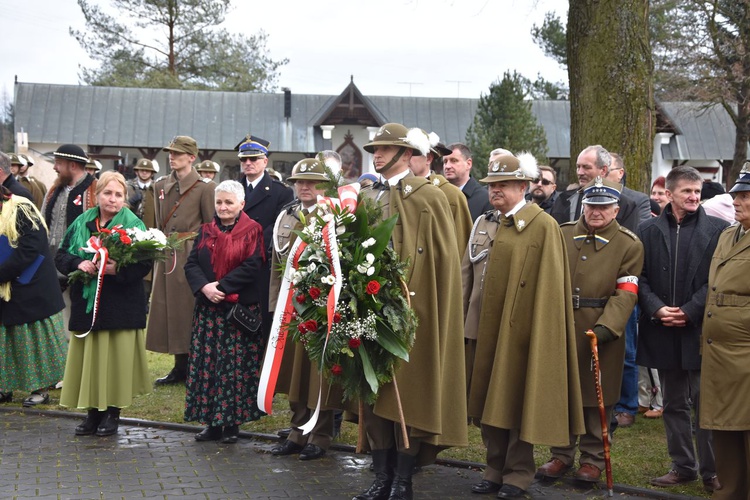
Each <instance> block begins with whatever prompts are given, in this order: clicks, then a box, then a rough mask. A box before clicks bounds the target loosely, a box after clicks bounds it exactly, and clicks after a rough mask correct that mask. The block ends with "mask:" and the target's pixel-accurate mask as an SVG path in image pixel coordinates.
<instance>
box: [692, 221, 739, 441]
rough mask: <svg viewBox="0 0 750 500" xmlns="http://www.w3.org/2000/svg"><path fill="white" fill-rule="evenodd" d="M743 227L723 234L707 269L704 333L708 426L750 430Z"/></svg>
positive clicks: (702, 419) (703, 398)
mask: <svg viewBox="0 0 750 500" xmlns="http://www.w3.org/2000/svg"><path fill="white" fill-rule="evenodd" d="M739 229H740V226H739V225H737V226H732V227H729V228H727V229H725V230H724V232H723V233H721V236H719V243H718V244H717V246H716V251H715V252H714V255H713V258H712V259H711V267H710V270H709V272H708V298H707V300H706V310H705V313H704V316H703V333H702V335H701V352H702V354H703V360H702V364H701V405H700V406H701V408H700V412H701V414H700V423H701V427H703V428H705V429H716V430H721V431H747V430H750V402H748V397H749V396H750V234H748V233H746V234H745V235H744V236H743V237H742V238H741V239H740V240H739V241H738V242H737V243H736V244H735V243H734V242H735V239H736V238H737V235H738V231H739Z"/></svg>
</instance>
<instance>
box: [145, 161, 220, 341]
mask: <svg viewBox="0 0 750 500" xmlns="http://www.w3.org/2000/svg"><path fill="white" fill-rule="evenodd" d="M215 188H216V184H214V183H213V182H212V181H209V182H205V181H204V180H203V179H202V178H201V176H200V175H198V172H196V171H195V170H194V169H191V170H190V173H188V174H187V175H186V176H185V177H184V178H183V179H181V180H179V181H178V180H177V177H176V175H175V173H174V172H172V173H170V174H169V175H168V176H165V177H162V178H160V179H159V180H157V181H156V182H155V183H154V209H155V211H156V227H157V228H158V229H161V230H162V231H163V232H164V234H167V235H169V234H171V233H175V232H177V233H187V232H198V231H199V230H200V227H201V224H205V223H207V222H211V220H213V216H214V213H215V208H214V189H215ZM188 190H189V191H188ZM183 193H187V194H186V195H185V196H184V198H182V199H180V198H181V194H183ZM175 207H176V208H175ZM173 208H175V210H174V211H172V209H173ZM170 213H171V216H170ZM167 217H169V218H168V219H167ZM192 249H193V243H192V241H188V242H186V244H185V248H184V250H183V251H181V252H177V265H176V266H175V268H174V271H173V272H172V273H171V274H165V273H166V271H168V270H169V268H170V267H172V260H171V259H168V260H167V261H165V262H157V263H156V265H155V266H154V273H153V281H154V285H153V291H152V294H151V306H150V313H149V317H148V332H147V335H146V349H148V350H149V351H155V352H163V353H169V354H187V353H189V352H190V338H191V334H192V322H193V307H194V305H195V297H193V293H192V291H191V290H190V285H188V282H187V279H186V278H185V271H184V269H183V268H184V266H185V262H186V261H187V258H188V255H190V251H191V250H192Z"/></svg>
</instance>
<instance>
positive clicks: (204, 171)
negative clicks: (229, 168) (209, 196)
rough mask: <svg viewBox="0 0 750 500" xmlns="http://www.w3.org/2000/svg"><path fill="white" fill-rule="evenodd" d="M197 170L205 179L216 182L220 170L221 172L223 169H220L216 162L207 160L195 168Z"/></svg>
mask: <svg viewBox="0 0 750 500" xmlns="http://www.w3.org/2000/svg"><path fill="white" fill-rule="evenodd" d="M195 170H196V171H197V172H198V174H199V175H200V176H201V177H203V178H204V179H208V180H210V181H213V180H216V176H217V175H219V170H221V168H220V167H219V164H218V163H216V162H215V161H211V160H206V161H202V162H200V163H199V164H198V165H197V166H196V167H195Z"/></svg>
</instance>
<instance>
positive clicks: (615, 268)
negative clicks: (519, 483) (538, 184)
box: [538, 177, 643, 482]
mask: <svg viewBox="0 0 750 500" xmlns="http://www.w3.org/2000/svg"><path fill="white" fill-rule="evenodd" d="M619 200H620V184H619V183H616V182H611V181H608V180H602V179H601V177H598V178H596V179H595V180H594V181H592V182H590V183H589V184H588V185H587V186H586V187H585V188H584V189H583V200H582V203H583V214H582V215H581V217H580V218H579V219H578V221H576V222H566V223H565V224H563V225H562V226H561V230H562V233H563V237H564V238H565V244H566V245H567V249H568V263H569V269H570V278H571V282H572V286H573V309H574V312H573V316H574V318H575V334H576V343H577V345H578V372H579V375H580V377H581V379H580V384H581V396H582V397H583V415H584V419H585V423H586V434H584V435H582V436H581V437H580V440H579V441H578V449H579V450H580V451H581V458H580V464H581V466H580V468H579V469H578V471H577V472H576V474H575V477H576V479H579V480H582V481H589V482H597V481H598V480H599V477H600V476H601V472H602V470H603V469H604V442H603V439H602V423H601V417H600V414H599V407H598V406H599V403H598V400H597V396H596V386H595V384H594V374H593V373H592V368H591V342H590V340H589V337H588V336H587V335H586V331H588V330H593V332H594V333H595V334H596V339H597V341H598V344H599V362H600V369H601V383H602V394H603V396H604V408H605V412H606V415H607V420H606V422H607V423H608V422H609V420H610V419H611V415H612V408H613V406H614V404H615V403H617V401H618V400H619V399H620V381H621V380H622V373H623V363H624V360H625V338H624V337H625V326H626V325H627V322H628V318H629V317H630V313H631V312H632V311H633V308H634V307H635V304H636V302H637V301H638V277H639V276H640V274H641V269H642V267H643V245H642V244H641V242H640V240H639V239H638V238H637V237H636V235H635V234H634V233H633V232H632V231H630V230H629V229H626V228H624V227H622V226H620V224H618V222H617V221H616V220H615V217H616V216H617V212H618V210H619V206H618V202H619ZM575 444H576V436H574V435H571V436H570V446H564V447H554V448H552V450H551V451H552V459H551V460H550V461H549V462H547V463H546V464H544V465H543V466H542V467H540V468H539V470H538V472H539V473H540V474H541V475H542V476H545V477H550V478H558V477H560V476H562V475H563V474H564V473H565V472H566V471H567V470H568V469H570V468H571V466H572V465H573V462H574V459H575V453H576V450H575Z"/></svg>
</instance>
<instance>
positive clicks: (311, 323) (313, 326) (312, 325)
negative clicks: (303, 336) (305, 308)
mask: <svg viewBox="0 0 750 500" xmlns="http://www.w3.org/2000/svg"><path fill="white" fill-rule="evenodd" d="M305 328H307V331H308V332H314V331H316V330H317V329H318V322H317V321H315V320H314V319H308V320H307V321H305Z"/></svg>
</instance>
